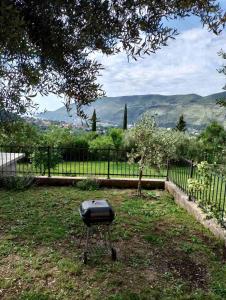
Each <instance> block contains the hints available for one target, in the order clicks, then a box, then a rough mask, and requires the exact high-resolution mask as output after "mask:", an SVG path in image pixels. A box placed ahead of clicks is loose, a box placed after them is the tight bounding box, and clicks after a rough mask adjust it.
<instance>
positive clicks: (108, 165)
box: [107, 149, 111, 179]
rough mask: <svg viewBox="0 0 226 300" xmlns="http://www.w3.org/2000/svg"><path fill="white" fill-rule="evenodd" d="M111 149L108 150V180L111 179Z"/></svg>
mask: <svg viewBox="0 0 226 300" xmlns="http://www.w3.org/2000/svg"><path fill="white" fill-rule="evenodd" d="M110 151H111V150H110V149H108V177H107V178H108V179H110V154H111V153H110Z"/></svg>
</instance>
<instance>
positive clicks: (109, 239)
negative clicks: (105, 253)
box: [107, 226, 112, 249]
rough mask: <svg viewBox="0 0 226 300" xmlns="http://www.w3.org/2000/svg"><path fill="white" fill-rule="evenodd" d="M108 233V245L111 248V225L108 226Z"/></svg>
mask: <svg viewBox="0 0 226 300" xmlns="http://www.w3.org/2000/svg"><path fill="white" fill-rule="evenodd" d="M107 235H108V245H109V248H110V249H111V248H112V243H111V230H110V226H108V229H107Z"/></svg>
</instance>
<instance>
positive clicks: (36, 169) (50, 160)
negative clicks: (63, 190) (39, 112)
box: [0, 146, 167, 178]
mask: <svg viewBox="0 0 226 300" xmlns="http://www.w3.org/2000/svg"><path fill="white" fill-rule="evenodd" d="M128 152H129V150H115V149H93V150H92V149H88V148H75V147H74V148H66V147H64V148H63V147H31V146H27V147H21V146H0V174H2V175H3V176H4V175H10V174H15V173H16V174H17V175H22V174H33V175H36V176H49V177H50V176H104V177H107V178H110V177H135V178H136V177H138V176H139V167H138V164H137V163H132V164H131V163H129V161H128ZM166 174H167V171H166V169H162V170H157V169H154V168H145V170H144V171H143V176H144V177H146V178H147V177H148V178H165V177H166Z"/></svg>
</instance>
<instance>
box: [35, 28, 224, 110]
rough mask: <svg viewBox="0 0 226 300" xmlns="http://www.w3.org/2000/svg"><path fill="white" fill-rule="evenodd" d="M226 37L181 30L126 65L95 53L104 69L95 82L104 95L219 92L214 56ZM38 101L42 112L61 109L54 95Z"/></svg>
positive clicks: (119, 59) (221, 78) (125, 61)
mask: <svg viewBox="0 0 226 300" xmlns="http://www.w3.org/2000/svg"><path fill="white" fill-rule="evenodd" d="M225 38H226V33H225V32H224V33H223V34H221V35H220V36H215V35H213V34H212V33H209V32H208V31H207V30H205V29H202V28H193V29H190V30H186V31H183V32H182V34H180V35H179V36H177V38H176V39H175V40H171V41H170V42H169V45H168V46H167V47H164V48H163V49H161V50H159V51H158V52H157V54H152V55H150V56H146V57H145V58H142V59H138V61H134V60H130V61H129V62H128V59H127V57H126V55H125V54H118V55H115V56H109V57H106V56H102V55H100V54H98V55H96V58H97V59H98V60H99V61H100V62H101V63H102V64H103V65H104V66H105V70H103V71H102V76H101V77H99V78H98V81H99V82H100V83H101V84H103V88H104V89H105V91H106V93H107V96H121V95H135V94H136V95H138V94H157V93H158V94H163V95H167V94H168V95H169V94H188V93H196V94H200V95H209V94H212V93H217V92H221V91H222V87H223V86H224V85H225V82H226V78H225V76H224V75H222V74H219V73H218V72H217V69H218V68H219V67H220V66H221V64H222V63H223V61H222V59H221V58H220V57H219V56H218V55H217V53H218V52H219V51H220V50H221V48H223V47H225ZM225 50H226V48H225ZM38 102H39V103H40V107H41V109H44V108H47V109H49V110H54V109H56V108H57V107H60V106H62V99H61V100H59V99H57V98H56V97H55V96H51V97H48V101H47V99H39V100H38Z"/></svg>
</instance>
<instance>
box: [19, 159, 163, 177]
mask: <svg viewBox="0 0 226 300" xmlns="http://www.w3.org/2000/svg"><path fill="white" fill-rule="evenodd" d="M17 171H18V173H19V174H23V173H29V172H30V173H34V174H37V175H43V174H44V175H48V170H45V172H44V171H43V167H42V166H41V167H40V168H35V166H34V165H33V164H29V163H18V164H17ZM166 173H167V172H166V169H161V170H158V169H154V168H145V170H144V174H143V176H144V177H149V178H152V177H154V178H158V177H159V178H163V177H166ZM50 174H51V175H52V176H54V175H62V176H108V175H109V177H138V175H139V169H138V165H137V164H129V163H128V162H116V161H109V162H108V161H85V162H84V161H64V162H61V163H59V164H57V165H56V167H55V168H50Z"/></svg>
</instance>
